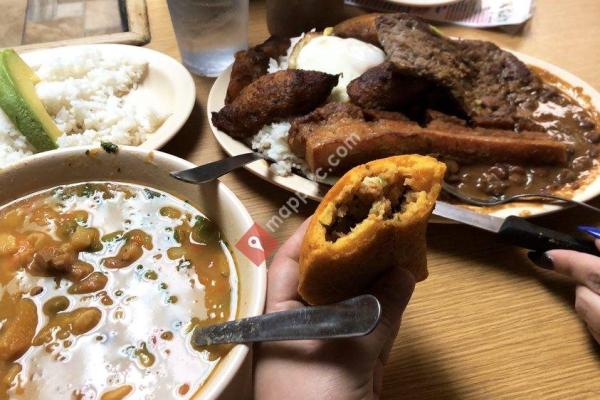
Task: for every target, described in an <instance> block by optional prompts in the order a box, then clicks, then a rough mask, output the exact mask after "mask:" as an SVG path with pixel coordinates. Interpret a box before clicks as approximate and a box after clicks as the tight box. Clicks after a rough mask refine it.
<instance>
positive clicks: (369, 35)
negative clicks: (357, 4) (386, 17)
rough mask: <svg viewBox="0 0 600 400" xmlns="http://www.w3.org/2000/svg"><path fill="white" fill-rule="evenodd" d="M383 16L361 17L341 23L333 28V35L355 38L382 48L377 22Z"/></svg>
mask: <svg viewBox="0 0 600 400" xmlns="http://www.w3.org/2000/svg"><path fill="white" fill-rule="evenodd" d="M380 15H381V14H379V13H372V14H364V15H359V16H358V17H354V18H350V19H347V20H345V21H342V22H340V23H339V24H337V25H336V26H334V27H333V34H334V35H336V36H339V37H342V38H354V39H358V40H362V41H363V42H367V43H371V44H372V45H374V46H377V47H381V43H379V38H378V36H377V24H376V20H377V17H379V16H380Z"/></svg>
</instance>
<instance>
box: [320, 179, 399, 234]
mask: <svg viewBox="0 0 600 400" xmlns="http://www.w3.org/2000/svg"><path fill="white" fill-rule="evenodd" d="M410 193H411V192H410V189H409V188H408V187H407V186H405V185H404V182H402V184H389V183H388V182H386V180H385V179H384V178H382V177H379V176H368V177H366V178H364V179H363V181H362V183H361V185H360V186H359V187H358V189H357V190H356V192H355V193H354V194H352V196H351V197H350V199H349V200H346V201H344V202H343V203H341V204H340V205H338V208H337V211H336V215H335V218H334V220H333V222H332V223H331V225H329V226H327V227H326V235H325V237H326V239H327V240H328V241H330V242H335V241H337V240H338V239H340V238H342V237H344V236H346V235H348V234H349V233H350V232H352V230H353V229H354V228H355V227H356V226H357V225H359V224H360V223H361V222H363V221H364V220H365V219H367V218H368V217H369V215H371V214H372V215H377V216H378V217H380V218H382V219H390V218H392V216H393V215H394V214H396V213H397V212H401V211H402V210H403V206H404V205H405V202H406V201H407V199H408V198H409V197H410V196H409V195H410Z"/></svg>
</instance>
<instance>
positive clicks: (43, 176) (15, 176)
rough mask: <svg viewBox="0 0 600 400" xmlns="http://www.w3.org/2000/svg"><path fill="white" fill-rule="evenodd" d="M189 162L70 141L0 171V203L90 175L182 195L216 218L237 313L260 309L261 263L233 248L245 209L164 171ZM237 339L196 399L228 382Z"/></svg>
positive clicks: (243, 352) (221, 191)
mask: <svg viewBox="0 0 600 400" xmlns="http://www.w3.org/2000/svg"><path fill="white" fill-rule="evenodd" d="M191 167H194V165H193V164H191V163H190V162H188V161H185V160H182V159H181V158H178V157H175V156H172V155H169V154H166V153H162V152H158V151H148V150H143V149H139V148H135V147H125V146H120V147H119V151H118V153H116V154H108V153H106V152H105V151H104V150H102V149H99V148H90V147H73V148H68V149H60V150H55V151H52V152H47V153H40V154H36V155H34V156H32V157H28V158H25V159H23V160H21V161H19V162H17V163H15V164H12V165H11V166H9V167H7V168H6V169H4V170H2V173H0V188H1V190H0V205H3V204H6V203H8V202H10V201H12V200H15V199H18V198H20V197H23V196H26V195H28V194H30V193H33V192H38V191H40V190H43V189H49V188H52V187H55V186H58V185H64V184H69V183H78V182H89V181H119V182H129V183H137V184H140V185H145V186H148V187H151V188H156V189H159V190H163V191H165V192H168V193H171V194H173V195H176V196H179V197H182V198H184V199H187V200H189V201H190V203H191V204H192V205H193V206H194V207H196V208H198V209H199V210H200V211H202V212H203V213H204V214H206V215H207V216H208V217H209V218H211V219H212V220H213V221H215V222H216V223H217V224H218V225H219V226H220V228H221V231H222V233H223V235H224V237H225V238H226V239H227V240H228V242H229V243H230V244H231V246H230V248H231V251H232V252H233V255H234V257H235V259H236V261H237V263H236V264H237V271H238V278H239V292H238V312H237V318H243V317H249V316H254V315H259V314H262V312H263V309H264V303H265V295H266V267H265V264H264V263H263V264H262V265H260V266H258V267H257V266H255V265H254V264H252V262H250V261H249V260H248V259H247V258H246V257H245V256H244V255H243V254H240V253H239V251H238V250H237V249H236V248H235V246H234V245H235V243H236V242H237V241H238V240H239V239H240V238H241V237H242V235H244V233H245V232H246V231H247V230H248V229H249V228H250V227H251V226H252V225H253V221H252V218H251V217H250V214H249V213H248V211H247V210H246V208H245V207H244V206H243V204H242V203H241V202H240V200H239V199H238V198H237V197H236V196H235V195H234V194H233V193H232V192H231V190H229V189H228V188H227V187H226V186H225V185H224V184H222V183H220V182H214V183H209V184H204V185H201V186H198V185H190V184H187V183H183V182H180V181H178V180H176V179H174V178H172V177H170V176H169V172H171V171H178V170H182V169H187V168H191ZM248 350H249V348H248V346H243V345H237V346H235V347H234V348H233V349H232V350H231V351H230V352H229V354H227V356H225V357H224V358H223V359H222V360H221V361H220V362H219V364H218V366H217V367H216V368H215V369H214V370H213V372H212V373H211V375H210V377H209V378H208V380H207V381H206V383H205V384H204V386H203V388H202V389H201V390H200V392H199V393H198V394H197V395H196V396H195V397H194V398H195V399H215V398H217V397H218V396H219V395H220V394H221V393H222V392H223V390H224V389H225V388H226V387H227V386H228V385H229V383H230V382H231V380H232V378H233V377H234V375H236V373H237V371H238V370H239V369H240V366H241V365H242V363H243V361H244V359H245V358H246V356H247V355H248Z"/></svg>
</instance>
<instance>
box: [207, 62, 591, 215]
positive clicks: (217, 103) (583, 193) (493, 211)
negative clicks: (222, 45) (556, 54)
mask: <svg viewBox="0 0 600 400" xmlns="http://www.w3.org/2000/svg"><path fill="white" fill-rule="evenodd" d="M513 54H515V55H516V56H517V57H519V58H520V59H521V60H522V61H523V62H525V63H526V64H528V65H531V66H534V67H538V68H540V69H544V70H546V71H548V72H550V73H551V74H553V75H555V76H557V77H558V78H560V79H561V80H562V81H564V82H566V83H567V84H568V85H569V86H572V87H573V88H576V89H577V90H575V91H573V93H571V92H570V93H569V94H570V95H571V96H572V97H574V98H579V99H586V100H587V103H588V104H590V105H591V106H592V107H594V108H595V109H596V110H600V93H598V91H596V90H595V89H594V88H593V87H591V86H590V85H588V84H587V83H585V82H584V81H582V80H581V79H579V78H578V77H576V76H575V75H573V74H571V73H570V72H567V71H565V70H564V69H561V68H559V67H557V66H556V65H553V64H550V63H547V62H545V61H542V60H538V59H537V58H534V57H531V56H528V55H525V54H521V53H517V52H513ZM230 74H231V68H229V69H227V70H226V71H225V72H223V74H221V76H219V77H218V78H217V80H216V81H215V83H214V84H213V86H212V88H211V91H210V94H209V95H208V103H207V107H206V108H207V113H208V121H209V123H210V127H211V129H212V131H213V134H214V135H215V138H216V139H217V141H218V142H219V144H220V145H221V147H222V148H223V150H225V152H226V153H227V154H229V155H231V156H235V155H238V154H243V153H247V152H250V151H252V149H250V148H249V147H248V146H247V145H246V144H245V143H242V142H240V141H238V140H236V139H234V138H232V137H231V136H229V135H227V134H226V133H224V132H222V131H220V130H219V129H217V128H216V127H215V126H214V125H213V124H212V121H211V113H212V112H216V111H219V110H220V109H221V108H223V106H224V104H225V93H226V92H227V86H228V85H229V77H230ZM245 168H246V169H248V170H249V171H250V172H252V173H253V174H255V175H257V176H259V177H261V178H263V179H265V180H266V181H268V182H271V183H273V184H275V185H277V186H280V187H282V188H284V189H287V190H289V191H291V192H295V193H300V194H302V195H303V196H306V197H309V198H311V199H313V200H317V201H320V200H321V199H322V198H323V196H324V195H325V193H327V190H329V186H326V185H323V184H319V183H316V182H314V181H311V180H309V179H307V178H305V177H303V176H300V175H295V174H294V175H291V176H287V177H282V176H276V175H274V174H273V173H272V172H271V170H270V169H269V164H268V163H267V162H266V161H263V160H259V161H255V162H253V163H251V164H248V165H247V166H246V167H245ZM590 176H591V178H590V179H589V182H585V183H584V184H583V185H582V186H581V188H580V189H579V190H577V191H576V192H575V193H574V194H571V193H568V194H565V193H562V194H564V195H565V196H568V197H572V198H574V199H575V200H579V201H587V200H590V199H591V198H593V197H596V196H597V195H599V194H600V165H596V166H595V167H594V168H593V169H592V170H591V171H590ZM473 209H474V210H476V211H479V212H485V213H486V214H490V215H494V216H498V217H502V218H505V217H507V216H509V215H519V216H525V217H529V216H535V215H541V214H546V213H549V212H553V211H557V210H560V207H559V206H556V205H548V204H541V203H540V204H537V203H512V204H509V205H504V206H498V207H488V208H479V207H473ZM432 221H433V222H441V219H439V218H437V219H433V220H432Z"/></svg>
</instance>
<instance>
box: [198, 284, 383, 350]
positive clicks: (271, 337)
mask: <svg viewBox="0 0 600 400" xmlns="http://www.w3.org/2000/svg"><path fill="white" fill-rule="evenodd" d="M380 318H381V304H380V303H379V300H377V298H376V297H375V296H373V295H370V294H368V295H362V296H357V297H353V298H351V299H349V300H345V301H342V302H340V303H335V304H330V305H325V306H315V307H303V308H297V309H295V310H289V311H281V312H276V313H271V314H265V315H259V316H256V317H250V318H244V319H240V320H236V321H229V322H225V323H223V324H218V325H212V326H207V327H203V328H196V329H195V330H194V333H193V335H192V343H193V344H195V345H196V346H209V345H214V344H225V343H252V342H268V341H280V340H308V339H340V338H349V337H356V336H365V335H368V334H369V333H371V332H372V331H373V329H375V327H376V326H377V324H378V323H379V320H380Z"/></svg>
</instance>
